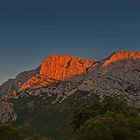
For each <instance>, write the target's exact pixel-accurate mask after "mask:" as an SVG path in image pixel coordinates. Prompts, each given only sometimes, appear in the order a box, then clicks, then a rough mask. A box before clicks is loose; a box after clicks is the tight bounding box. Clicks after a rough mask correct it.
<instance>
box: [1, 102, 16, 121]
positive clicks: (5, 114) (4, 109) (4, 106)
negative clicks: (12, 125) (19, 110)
mask: <svg viewBox="0 0 140 140" xmlns="http://www.w3.org/2000/svg"><path fill="white" fill-rule="evenodd" d="M16 119H17V115H16V113H15V111H14V109H13V105H12V104H11V103H7V102H0V123H5V122H8V121H15V120H16Z"/></svg>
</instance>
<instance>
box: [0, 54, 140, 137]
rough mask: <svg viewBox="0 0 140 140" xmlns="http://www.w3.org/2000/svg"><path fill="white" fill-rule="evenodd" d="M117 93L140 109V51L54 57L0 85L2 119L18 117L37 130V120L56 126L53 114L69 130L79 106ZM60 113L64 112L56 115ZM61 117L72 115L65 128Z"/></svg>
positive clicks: (21, 121) (19, 121)
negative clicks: (91, 57)
mask: <svg viewBox="0 0 140 140" xmlns="http://www.w3.org/2000/svg"><path fill="white" fill-rule="evenodd" d="M114 93H116V94H122V95H123V96H124V97H125V98H126V99H127V101H128V103H129V104H130V105H132V106H134V107H135V108H137V109H140V52H115V53H113V54H112V55H111V56H110V57H108V58H106V59H104V60H103V61H95V60H86V59H81V58H76V57H72V56H65V55H60V56H56V55H55V56H50V57H47V58H46V59H45V60H44V61H43V63H42V64H41V65H40V66H39V67H38V68H37V69H35V70H32V71H29V72H23V73H20V74H19V75H18V76H17V77H16V78H15V79H13V80H9V81H7V82H6V83H4V84H3V85H2V86H0V99H1V101H0V102H1V105H0V108H1V110H2V111H1V113H0V122H5V121H16V123H17V124H19V126H20V127H21V124H22V127H23V128H25V130H26V129H27V128H28V130H30V129H31V130H33V131H34V128H35V127H32V126H34V125H35V124H36V123H34V122H36V121H37V122H39V123H38V125H40V129H41V130H42V128H44V127H46V129H48V128H47V126H48V125H50V128H51V129H53V125H52V124H50V120H51V119H52V118H53V119H52V122H51V123H53V122H55V123H56V122H57V124H58V125H57V127H61V129H65V127H64V126H65V123H68V120H69V116H70V113H71V111H72V110H73V109H74V108H75V107H78V106H79V105H81V104H82V103H85V102H89V101H90V102H92V101H93V100H96V99H100V100H102V99H103V98H104V96H109V95H111V94H114ZM95 96H96V98H95ZM9 102H10V103H9ZM3 109H4V110H5V111H4V110H3ZM66 112H67V115H66ZM57 113H58V114H59V116H58V117H57V115H56V116H54V114H57ZM51 114H52V116H51V117H50V118H49V116H50V115H51ZM42 116H45V117H44V118H42V119H41V120H40V119H39V118H40V117H42ZM61 117H62V118H63V119H64V120H65V119H66V118H67V119H66V120H65V121H66V122H64V126H62V125H61V124H60V123H59V122H60V121H61V119H62V118H61ZM33 118H34V119H33ZM58 118H59V119H58ZM30 121H31V122H30ZM27 122H28V123H27ZM24 124H26V126H25V125H24ZM27 124H28V125H27ZM55 125H56V124H55ZM36 127H37V126H36ZM61 129H60V130H61ZM48 131H49V130H48ZM56 132H58V131H57V130H56ZM44 134H46V131H45V132H44ZM59 134H60V132H59V133H58V135H59ZM56 137H57V136H56Z"/></svg>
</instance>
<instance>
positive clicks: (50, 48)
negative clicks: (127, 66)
mask: <svg viewBox="0 0 140 140" xmlns="http://www.w3.org/2000/svg"><path fill="white" fill-rule="evenodd" d="M120 50H130V51H140V2H139V0H137V1H136V0H110V1H108V0H63V1H62V0H0V83H2V82H4V81H5V80H7V79H9V78H13V77H14V76H15V75H16V74H18V73H19V72H21V71H24V70H29V69H32V68H36V67H37V66H38V65H39V64H40V63H41V61H42V60H43V59H44V57H46V56H48V55H52V54H69V55H74V56H77V57H84V58H90V59H97V60H101V59H103V58H105V57H107V56H108V55H110V54H111V53H112V52H114V51H120Z"/></svg>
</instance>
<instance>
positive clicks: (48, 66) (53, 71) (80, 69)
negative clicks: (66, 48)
mask: <svg viewBox="0 0 140 140" xmlns="http://www.w3.org/2000/svg"><path fill="white" fill-rule="evenodd" d="M95 62H96V61H95V60H87V59H82V58H77V57H73V56H68V55H55V56H49V57H47V58H46V59H45V60H44V61H43V63H42V65H41V67H40V71H39V74H37V75H35V76H33V77H31V78H30V79H29V80H28V81H27V82H25V83H24V84H23V85H22V86H21V88H20V91H24V90H27V89H36V88H39V87H43V86H47V85H50V84H53V83H57V82H60V81H62V80H65V79H68V78H71V77H73V76H76V75H80V74H83V73H86V72H87V71H88V70H89V68H91V67H92V66H93V64H95Z"/></svg>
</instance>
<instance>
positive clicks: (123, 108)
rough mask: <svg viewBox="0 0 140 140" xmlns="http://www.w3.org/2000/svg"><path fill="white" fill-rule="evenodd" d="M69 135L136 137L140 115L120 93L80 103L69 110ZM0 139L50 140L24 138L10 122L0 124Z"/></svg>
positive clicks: (80, 139) (101, 139)
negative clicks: (70, 118) (71, 115)
mask: <svg viewBox="0 0 140 140" xmlns="http://www.w3.org/2000/svg"><path fill="white" fill-rule="evenodd" d="M71 125H72V127H73V134H72V135H71V136H69V138H67V140H140V115H139V112H138V111H136V110H135V109H134V108H132V107H130V106H129V105H128V104H127V102H126V101H125V100H124V98H123V97H121V96H120V95H114V96H108V97H105V98H104V100H103V101H102V102H100V101H98V100H97V101H94V102H93V103H90V104H84V105H82V106H80V107H79V108H78V109H76V110H74V111H73V117H72V120H71ZM0 140H53V139H52V138H49V137H41V136H37V135H36V136H32V137H25V136H24V135H23V134H22V133H21V131H20V130H19V129H17V128H13V127H12V126H11V125H6V124H1V125H0Z"/></svg>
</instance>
